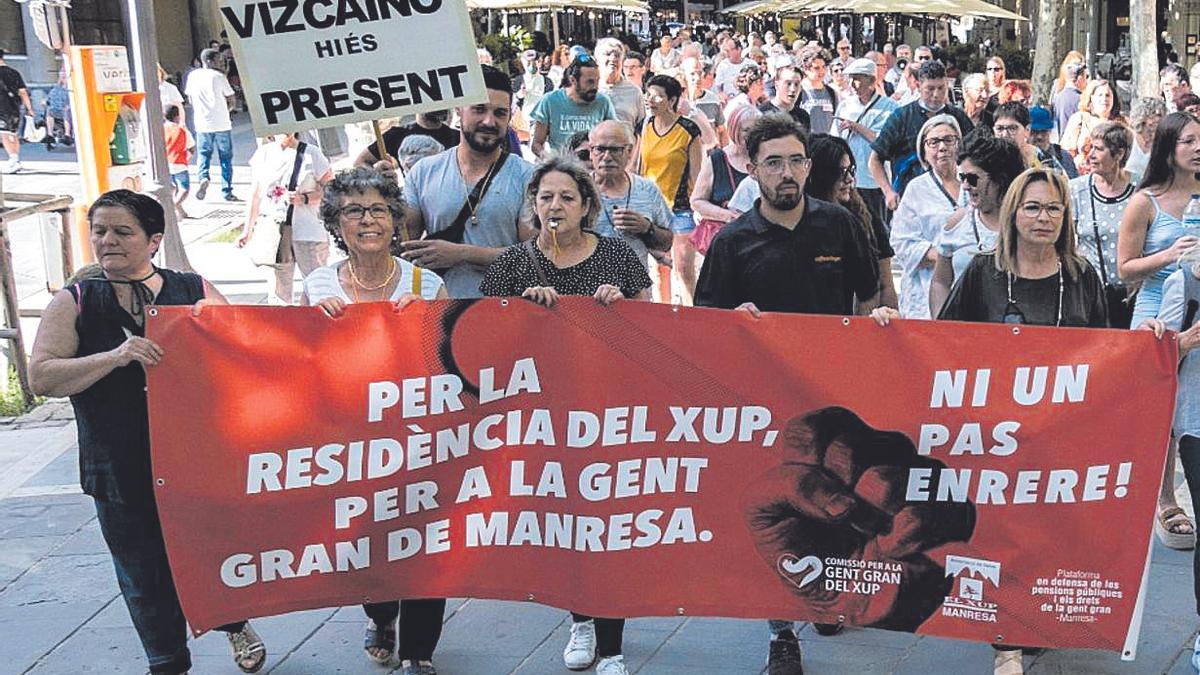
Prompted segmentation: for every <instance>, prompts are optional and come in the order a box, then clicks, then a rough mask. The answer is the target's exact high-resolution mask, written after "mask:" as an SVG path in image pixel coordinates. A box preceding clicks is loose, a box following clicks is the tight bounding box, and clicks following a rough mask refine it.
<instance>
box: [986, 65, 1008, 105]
mask: <svg viewBox="0 0 1200 675" xmlns="http://www.w3.org/2000/svg"><path fill="white" fill-rule="evenodd" d="M983 70H984V73H985V76H986V77H987V88H988V95H990V96H992V97H997V96H999V95H1000V88H1001V87H1002V86H1004V80H1005V79H1007V72H1008V71H1007V70H1006V69H1005V66H1004V59H1002V58H1000V57H999V56H993V57H992V58H990V59H988V60H987V66H985V67H984V69H983ZM997 103H999V101H997Z"/></svg>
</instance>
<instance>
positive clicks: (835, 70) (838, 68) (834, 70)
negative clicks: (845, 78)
mask: <svg viewBox="0 0 1200 675" xmlns="http://www.w3.org/2000/svg"><path fill="white" fill-rule="evenodd" d="M829 70H830V71H831V72H833V73H834V74H837V73H840V72H842V67H841V66H833V67H832V68H830V69H829Z"/></svg>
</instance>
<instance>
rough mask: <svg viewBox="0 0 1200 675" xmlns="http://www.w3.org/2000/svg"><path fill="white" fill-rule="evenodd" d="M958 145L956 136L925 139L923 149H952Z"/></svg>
mask: <svg viewBox="0 0 1200 675" xmlns="http://www.w3.org/2000/svg"><path fill="white" fill-rule="evenodd" d="M956 145H958V136H945V137H942V138H926V139H925V147H927V148H936V147H938V146H942V147H947V148H953V147H955V146H956Z"/></svg>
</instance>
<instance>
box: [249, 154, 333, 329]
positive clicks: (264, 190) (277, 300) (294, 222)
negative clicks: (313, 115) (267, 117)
mask: <svg viewBox="0 0 1200 675" xmlns="http://www.w3.org/2000/svg"><path fill="white" fill-rule="evenodd" d="M297 161H299V163H298V164H297ZM250 170H251V173H252V174H253V180H254V193H253V195H252V196H251V197H250V208H249V209H247V213H246V224H245V226H244V227H243V230H242V236H241V237H239V238H238V240H237V246H238V248H242V247H244V246H245V245H246V244H247V243H248V242H249V241H250V237H251V236H252V235H253V234H254V229H255V228H256V227H278V228H279V231H280V238H279V250H278V252H277V253H276V256H275V264H273V265H267V266H266V267H268V268H269V269H270V272H268V275H267V276H268V280H267V285H268V288H269V289H270V290H269V291H268V293H267V301H268V302H269V303H270V304H282V305H290V304H292V285H293V280H294V277H295V274H296V267H297V266H299V267H300V274H301V275H303V276H307V275H308V274H309V273H310V272H312V271H313V270H315V269H317V268H318V267H321V266H322V265H324V264H326V263H327V262H329V234H328V233H327V232H326V231H325V227H324V226H322V225H321V219H320V217H319V216H318V215H317V205H318V204H320V203H321V195H322V192H323V191H324V186H325V184H326V183H328V182H329V181H330V180H331V179H332V178H333V170H332V169H331V168H330V167H329V160H328V159H326V158H325V155H324V154H323V153H322V152H321V150H320V148H318V147H316V146H315V145H309V144H308V143H304V142H302V141H301V140H300V135H299V134H276V135H274V136H270V137H268V139H267V142H266V143H263V144H262V145H260V146H258V149H257V150H255V151H254V155H253V156H252V157H250ZM293 173H295V175H296V181H295V189H293V190H289V189H288V186H289V185H291V184H292V175H293ZM272 282H274V284H273V285H274V288H271V285H272Z"/></svg>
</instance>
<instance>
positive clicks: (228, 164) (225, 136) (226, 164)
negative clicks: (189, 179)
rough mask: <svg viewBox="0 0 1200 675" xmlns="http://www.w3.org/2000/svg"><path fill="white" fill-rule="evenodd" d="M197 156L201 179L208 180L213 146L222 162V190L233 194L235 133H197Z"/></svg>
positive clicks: (227, 193)
mask: <svg viewBox="0 0 1200 675" xmlns="http://www.w3.org/2000/svg"><path fill="white" fill-rule="evenodd" d="M196 144H197V146H199V147H198V148H197V153H196V154H197V157H198V159H199V162H200V167H199V168H200V171H199V173H200V180H202V181H203V180H208V167H209V165H210V164H211V163H212V154H213V146H214V145H215V146H216V150H217V159H218V160H219V161H220V162H221V192H223V193H225V194H226V195H231V194H233V133H232V132H229V131H201V132H198V133H197V134H196Z"/></svg>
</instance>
